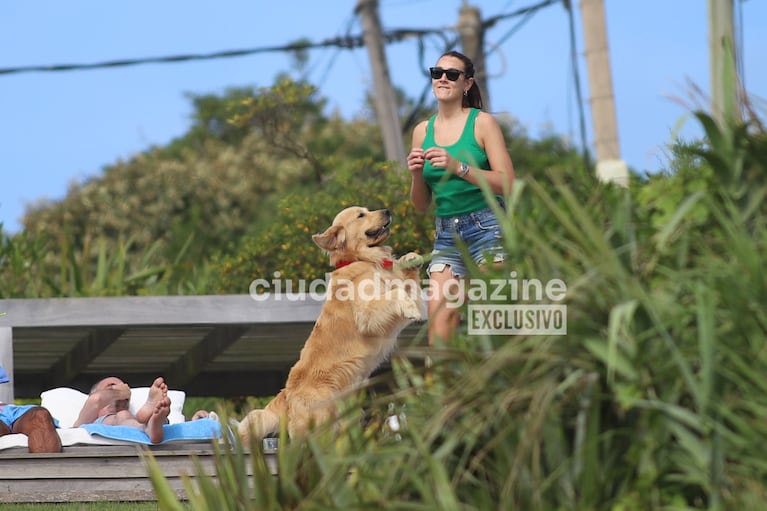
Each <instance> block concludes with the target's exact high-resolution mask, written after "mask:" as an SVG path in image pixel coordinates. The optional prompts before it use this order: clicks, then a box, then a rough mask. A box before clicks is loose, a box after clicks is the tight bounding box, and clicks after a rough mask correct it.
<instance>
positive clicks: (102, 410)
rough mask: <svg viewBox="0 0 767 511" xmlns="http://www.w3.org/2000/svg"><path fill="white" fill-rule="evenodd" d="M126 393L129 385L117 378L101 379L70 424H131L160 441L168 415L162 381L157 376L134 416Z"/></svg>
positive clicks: (164, 385)
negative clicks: (73, 421)
mask: <svg viewBox="0 0 767 511" xmlns="http://www.w3.org/2000/svg"><path fill="white" fill-rule="evenodd" d="M130 396H131V391H130V386H128V384H127V383H125V382H123V381H122V380H121V379H120V378H117V377H115V376H110V377H108V378H104V379H103V380H101V381H99V382H98V383H96V384H95V385H94V386H93V388H92V389H91V392H90V394H89V395H88V399H87V400H86V401H85V404H84V405H83V407H82V409H81V410H80V415H79V416H78V417H77V420H76V421H75V423H74V427H78V426H82V425H83V424H93V423H96V424H109V425H113V426H133V427H135V428H139V429H142V430H143V431H144V432H145V433H146V434H147V436H149V439H150V440H151V441H152V442H154V443H158V442H162V440H163V429H162V427H163V425H164V424H165V423H166V422H167V419H168V415H170V398H169V397H168V386H167V385H166V384H165V380H163V378H162V377H158V378H156V379H155V380H154V382H152V386H151V387H149V396H148V397H147V400H146V403H144V404H143V405H142V406H141V408H140V409H139V410H138V411H137V412H136V415H133V414H132V413H131V412H130V410H129V409H128V406H129V404H130ZM195 416H196V414H195Z"/></svg>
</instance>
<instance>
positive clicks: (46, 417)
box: [0, 403, 61, 452]
mask: <svg viewBox="0 0 767 511" xmlns="http://www.w3.org/2000/svg"><path fill="white" fill-rule="evenodd" d="M12 433H23V434H25V435H27V438H28V445H29V452H61V438H59V435H58V433H56V424H55V422H54V421H53V417H51V413H50V412H49V411H48V410H46V409H45V408H43V407H42V406H37V405H7V404H3V403H0V436H5V435H10V434H12Z"/></svg>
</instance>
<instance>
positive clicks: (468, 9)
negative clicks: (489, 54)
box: [458, 1, 491, 112]
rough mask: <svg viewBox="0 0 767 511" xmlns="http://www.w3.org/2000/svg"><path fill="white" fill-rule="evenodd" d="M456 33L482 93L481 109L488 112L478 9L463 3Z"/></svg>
mask: <svg viewBox="0 0 767 511" xmlns="http://www.w3.org/2000/svg"><path fill="white" fill-rule="evenodd" d="M458 33H459V34H460V35H461V48H462V49H463V54H464V55H466V56H467V57H469V58H470V59H471V61H472V62H473V63H474V76H475V78H476V80H477V83H478V84H479V86H480V91H481V92H482V103H483V106H484V108H483V109H484V110H485V111H488V112H489V111H491V108H490V91H489V87H488V84H487V70H486V68H485V43H484V39H485V34H484V31H483V30H482V17H481V15H480V12H479V8H478V7H473V6H471V5H468V4H467V3H466V2H465V1H464V4H463V6H462V7H461V10H460V11H459V14H458Z"/></svg>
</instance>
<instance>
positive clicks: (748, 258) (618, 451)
mask: <svg viewBox="0 0 767 511" xmlns="http://www.w3.org/2000/svg"><path fill="white" fill-rule="evenodd" d="M698 117H699V119H701V120H702V122H704V124H705V123H706V121H705V116H703V115H699V116H698ZM707 129H708V130H709V133H708V138H707V140H706V142H705V144H703V145H701V146H699V147H697V148H696V149H695V154H696V156H695V158H694V159H693V160H694V162H695V165H696V167H695V168H690V169H689V170H688V171H687V172H682V173H681V174H685V175H679V176H678V175H669V176H665V177H657V178H651V179H649V180H648V181H647V182H646V183H642V184H641V185H640V186H638V187H637V189H630V190H624V189H620V188H615V187H612V186H602V185H596V184H594V183H591V186H587V184H588V183H586V182H582V183H577V182H575V183H573V182H571V183H568V182H567V180H566V179H565V178H563V177H562V175H561V172H560V173H558V172H557V171H556V169H553V172H552V173H551V174H550V176H549V177H547V178H545V179H538V178H534V177H530V178H527V179H525V180H524V181H520V183H519V185H520V186H519V187H518V189H517V192H516V194H515V196H514V197H513V198H512V200H511V201H510V207H509V209H510V212H509V214H508V217H507V218H505V219H504V230H505V233H507V234H508V235H507V236H505V243H506V244H507V249H508V250H509V252H510V254H511V257H510V258H509V260H508V261H507V263H506V264H505V267H504V268H501V269H496V270H492V271H486V272H479V271H478V270H477V269H475V270H474V271H475V273H474V274H473V275H472V276H473V277H475V278H483V279H489V278H493V277H504V276H508V275H509V274H510V272H512V271H515V272H517V274H518V275H519V277H520V278H524V277H525V276H527V277H535V278H538V279H540V280H543V281H545V280H546V279H549V278H553V277H558V278H560V279H562V280H563V281H564V282H565V283H566V284H567V287H568V290H567V294H566V298H565V300H564V302H563V303H564V304H566V305H567V317H568V323H567V328H568V333H567V336H564V337H556V336H515V337H507V336H468V335H466V334H464V333H458V334H457V335H456V336H455V338H454V339H452V340H451V341H450V343H449V344H448V345H447V346H446V347H442V348H431V349H428V350H425V349H417V348H405V349H403V350H402V355H403V356H401V357H398V358H397V359H395V360H394V361H393V371H392V373H391V374H390V375H388V377H387V378H386V379H385V380H379V381H377V382H376V383H377V386H376V387H375V388H376V389H377V390H375V391H373V389H372V387H371V388H369V389H367V394H364V393H363V394H361V395H360V396H350V397H349V399H348V400H346V401H345V402H346V403H347V404H348V405H349V408H348V409H349V412H348V413H347V414H345V415H343V417H342V420H341V421H340V423H339V425H338V428H339V429H336V430H334V431H329V430H325V429H321V430H317V431H316V432H315V433H314V434H313V435H312V436H311V437H310V438H309V439H308V440H307V441H306V442H305V443H301V442H295V441H289V440H288V439H287V438H285V436H284V433H283V437H282V438H281V447H280V451H279V454H278V457H277V463H278V470H279V475H278V476H277V477H274V476H272V474H271V471H270V470H269V468H268V467H267V465H266V463H265V461H264V458H263V457H262V456H261V455H260V450H259V446H258V445H251V446H246V447H249V448H250V450H251V451H252V452H254V453H255V455H254V456H253V457H252V458H251V459H250V460H248V459H247V457H245V456H243V455H242V453H243V452H244V451H243V447H242V446H239V445H237V444H236V443H235V445H234V446H232V447H231V449H225V451H224V452H222V453H221V458H220V465H219V467H218V470H219V472H218V480H219V483H218V484H217V483H214V482H213V481H212V480H207V481H206V482H205V483H204V484H201V485H199V487H198V489H195V488H192V487H191V486H189V487H187V488H188V491H192V492H194V493H193V497H192V498H191V499H190V505H191V507H192V508H193V509H208V508H209V507H210V505H211V504H212V503H214V502H215V503H218V504H219V505H220V506H221V508H223V509H243V510H245V509H285V508H288V509H295V508H302V509H339V508H348V509H370V508H382V509H413V510H418V509H424V510H426V509H429V510H432V509H483V510H484V509H525V510H546V511H548V510H551V509H558V510H590V511H591V510H605V511H607V510H610V511H617V510H621V511H622V510H645V509H669V510H670V509H675V510H679V509H710V510H720V509H739V508H742V509H753V508H755V507H759V506H761V505H763V502H764V499H765V497H766V496H767V495H766V493H767V492H765V490H764V488H765V481H767V465H765V463H764V461H763V460H764V459H765V457H766V456H767V447H765V444H764V442H763V438H764V436H765V435H767V426H766V425H765V421H764V417H765V414H766V413H767V397H765V396H767V384H765V382H764V378H763V377H762V375H763V374H764V373H765V371H766V370H767V357H766V356H765V352H764V349H763V344H764V338H765V333H766V332H767V313H765V311H764V307H763V306H762V305H763V304H764V303H766V302H765V300H766V299H767V274H765V272H764V264H763V254H764V253H765V251H766V249H767V246H766V245H767V226H765V223H764V214H763V211H761V206H760V205H761V204H762V202H760V200H759V198H760V197H762V195H763V194H764V193H765V190H767V181H766V180H765V179H764V177H765V170H767V167H765V165H764V163H763V162H764V161H765V159H764V158H765V156H767V146H765V144H764V140H765V138H764V134H763V132H762V131H758V130H757V131H755V132H754V131H753V130H749V129H740V127H739V126H734V127H732V128H726V129H723V128H719V127H717V126H715V125H713V124H711V125H708V124H707ZM712 130H714V131H712ZM734 147H741V148H744V150H743V152H739V151H734V150H733V148H734ZM738 166H741V167H742V168H743V169H748V172H742V173H741V174H740V175H741V180H745V179H750V181H749V186H748V187H743V186H741V183H740V182H739V181H738V180H734V179H733V178H732V176H731V175H728V174H726V172H725V170H726V169H727V168H728V167H733V171H734V172H737V167H738ZM698 170H699V172H698ZM746 175H748V176H749V177H746ZM571 178H572V176H570V180H571V181H572V179H571ZM698 181H700V182H698ZM691 182H692V183H693V185H692V186H691ZM664 184H665V186H664ZM666 193H672V194H675V195H677V196H678V200H677V201H676V203H675V207H674V203H671V202H667V203H666V202H663V201H662V200H660V199H661V196H662V195H664V194H666ZM701 219H705V223H702V220H701ZM425 354H428V355H429V357H430V358H431V360H433V364H432V365H431V366H430V367H429V369H427V370H424V369H423V368H421V367H419V365H417V364H416V362H415V361H417V360H420V359H422V357H423V356H424V355H425ZM386 385H388V390H383V389H385V388H386ZM355 398H359V399H355ZM360 406H363V407H364V409H365V412H366V413H365V415H364V417H362V419H360V415H359V414H358V413H355V412H354V410H357V409H358V407H360ZM391 416H396V417H397V418H398V421H399V424H400V428H399V429H396V430H392V428H391V427H390V424H391V423H390V422H389V421H388V420H387V417H391ZM248 471H251V472H252V473H253V479H252V481H250V482H247V479H246V478H245V477H244V474H245V473H246V472H248ZM155 484H156V485H158V486H157V487H158V488H160V487H161V485H162V481H161V478H160V477H159V476H158V477H157V478H156V480H155ZM248 485H249V486H248ZM246 488H247V489H246ZM168 502H169V503H168V504H167V505H168V507H167V509H172V502H174V498H170V497H169V499H168ZM161 503H163V504H165V501H164V500H162V499H161Z"/></svg>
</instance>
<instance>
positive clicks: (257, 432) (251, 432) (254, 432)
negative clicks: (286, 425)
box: [237, 410, 280, 445]
mask: <svg viewBox="0 0 767 511" xmlns="http://www.w3.org/2000/svg"><path fill="white" fill-rule="evenodd" d="M279 430H280V416H279V415H277V414H276V413H274V412H272V411H271V410H252V411H251V412H250V413H248V415H246V416H245V418H244V419H242V421H240V425H239V426H238V427H237V432H238V433H239V435H240V440H242V443H243V445H250V442H251V439H253V440H255V441H257V442H260V441H261V439H262V438H264V437H265V436H266V435H269V434H271V433H277V432H279Z"/></svg>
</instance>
